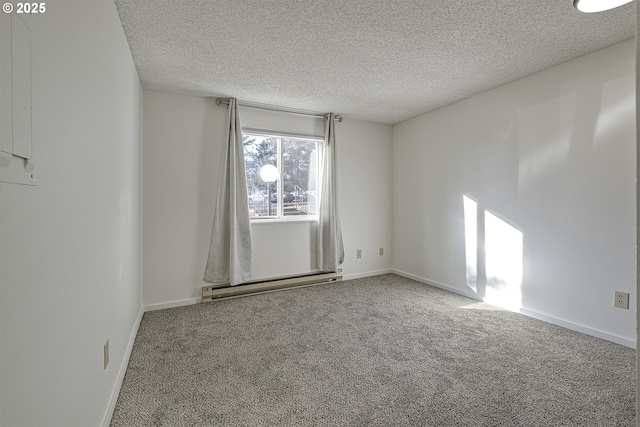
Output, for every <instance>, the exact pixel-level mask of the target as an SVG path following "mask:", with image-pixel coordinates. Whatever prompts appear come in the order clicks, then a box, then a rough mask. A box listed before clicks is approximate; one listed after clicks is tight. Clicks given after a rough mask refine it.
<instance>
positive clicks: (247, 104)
mask: <svg viewBox="0 0 640 427" xmlns="http://www.w3.org/2000/svg"><path fill="white" fill-rule="evenodd" d="M223 104H224V105H229V98H216V105H223ZM238 105H240V106H242V107H247V108H258V109H262V110H271V111H278V112H281V113H289V114H297V115H299V116H307V117H317V118H324V117H325V116H326V115H327V114H326V113H325V114H322V113H314V112H311V111H304V110H295V109H293V108H284V107H277V106H274V105H267V104H258V103H254V102H244V101H238ZM335 119H336V120H337V121H338V122H342V116H335Z"/></svg>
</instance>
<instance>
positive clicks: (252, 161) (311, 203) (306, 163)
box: [242, 132, 322, 219]
mask: <svg viewBox="0 0 640 427" xmlns="http://www.w3.org/2000/svg"><path fill="white" fill-rule="evenodd" d="M320 141H322V140H320V139H313V138H302V137H292V136H285V135H277V134H262V133H254V132H244V133H243V135H242V144H243V147H244V161H245V168H246V174H247V191H248V194H249V216H250V218H251V219H285V218H286V219H295V218H296V217H297V218H298V219H300V218H301V217H305V218H308V217H309V216H313V217H315V216H316V191H317V182H318V155H317V152H318V144H319V142H320Z"/></svg>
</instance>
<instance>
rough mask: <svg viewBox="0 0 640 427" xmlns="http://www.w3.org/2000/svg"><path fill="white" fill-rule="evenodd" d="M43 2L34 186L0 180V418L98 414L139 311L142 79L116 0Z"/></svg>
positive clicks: (115, 382) (2, 421)
mask: <svg viewBox="0 0 640 427" xmlns="http://www.w3.org/2000/svg"><path fill="white" fill-rule="evenodd" d="M46 7H47V10H46V13H45V14H42V15H39V16H36V15H34V16H33V17H32V19H31V24H32V28H31V29H32V32H33V39H32V68H31V70H32V99H33V123H32V127H33V139H34V151H35V156H36V157H37V159H38V162H37V165H36V169H35V174H36V178H37V182H38V185H37V186H23V185H17V184H0V325H1V326H0V328H1V329H0V425H2V426H53V425H56V426H97V425H101V424H102V423H103V422H106V421H108V420H109V419H110V416H111V411H112V405H113V404H115V400H114V399H115V397H117V388H118V386H119V380H120V378H121V375H122V373H123V372H124V369H125V368H126V361H127V360H126V359H127V350H128V346H129V345H130V344H132V341H131V339H132V337H133V335H134V334H135V331H136V329H137V325H138V322H139V320H140V316H141V313H142V312H141V308H142V287H141V282H142V280H141V274H142V271H141V267H140V264H141V164H140V163H141V151H140V148H141V147H140V140H141V128H140V116H141V101H142V98H141V95H142V89H141V87H140V82H139V80H138V76H137V73H136V70H135V67H134V65H133V61H132V59H131V55H130V52H129V49H128V45H127V42H126V40H125V37H124V34H123V30H122V26H121V24H120V20H119V17H118V14H117V11H116V8H115V5H114V3H113V1H110V0H104V1H55V0H50V1H47V2H46ZM107 339H109V341H110V356H111V358H110V359H111V360H110V364H109V366H108V367H107V369H106V370H104V369H103V345H104V343H105V341H106V340H107Z"/></svg>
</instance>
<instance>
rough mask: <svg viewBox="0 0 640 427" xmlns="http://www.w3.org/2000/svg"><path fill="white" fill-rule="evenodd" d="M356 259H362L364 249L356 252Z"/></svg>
mask: <svg viewBox="0 0 640 427" xmlns="http://www.w3.org/2000/svg"><path fill="white" fill-rule="evenodd" d="M356 258H362V249H358V250H357V251H356Z"/></svg>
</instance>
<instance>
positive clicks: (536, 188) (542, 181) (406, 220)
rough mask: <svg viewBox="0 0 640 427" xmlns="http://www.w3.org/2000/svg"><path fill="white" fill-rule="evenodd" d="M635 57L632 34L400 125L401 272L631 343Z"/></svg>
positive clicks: (397, 224)
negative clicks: (624, 300)
mask: <svg viewBox="0 0 640 427" xmlns="http://www.w3.org/2000/svg"><path fill="white" fill-rule="evenodd" d="M634 56H635V48H634V41H633V40H629V41H627V42H623V43H620V44H618V45H615V46H612V47H610V48H607V49H604V50H601V51H598V52H595V53H593V54H590V55H587V56H584V57H582V58H579V59H577V60H574V61H570V62H567V63H564V64H562V65H559V66H557V67H554V68H552V69H549V70H546V71H543V72H540V73H537V74H535V75H532V76H530V77H527V78H524V79H521V80H518V81H516V82H513V83H511V84H508V85H505V86H502V87H499V88H496V89H493V90H490V91H488V92H485V93H483V94H481V95H478V96H474V97H472V98H469V99H466V100H464V101H461V102H458V103H455V104H452V105H449V106H447V107H444V108H441V109H439V110H436V111H433V112H431V113H428V114H425V115H422V116H419V117H417V118H414V119H411V120H408V121H406V122H403V123H401V124H398V125H396V126H394V136H393V162H394V167H393V171H394V174H393V189H394V198H393V206H394V211H393V220H394V226H393V241H394V258H393V268H394V269H395V270H396V271H398V272H399V273H401V274H405V275H408V276H410V277H414V278H416V279H419V280H423V281H426V282H428V283H432V284H435V285H438V286H441V287H443V288H446V289H449V290H453V291H455V292H459V293H462V294H465V295H469V296H472V297H476V298H488V297H491V298H490V299H492V300H494V301H497V302H499V300H500V299H501V297H504V298H506V300H507V301H506V302H507V303H508V305H510V306H512V307H515V308H516V309H519V310H520V311H521V312H523V313H526V314H529V315H532V316H534V317H538V318H541V319H544V320H548V321H551V322H554V323H557V324H560V325H563V326H567V327H569V328H573V329H576V330H579V331H583V332H587V333H590V334H594V335H596V336H600V337H604V338H607V339H610V340H613V341H616V342H619V343H622V344H625V345H629V346H634V345H635V338H636V337H635V336H636V332H635V312H636V298H635V295H636V285H635V282H636V271H635V265H636V256H635V232H634V230H635V219H636V213H635V199H636V193H635V175H636V169H635V168H636V164H635V151H636V148H635V131H636V129H635V99H634V96H635V70H634V63H635V60H634ZM465 200H466V212H465ZM615 290H620V291H624V292H628V293H630V294H631V298H630V301H631V304H630V309H629V310H623V309H619V308H615V307H614V306H613V300H614V291H615Z"/></svg>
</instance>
